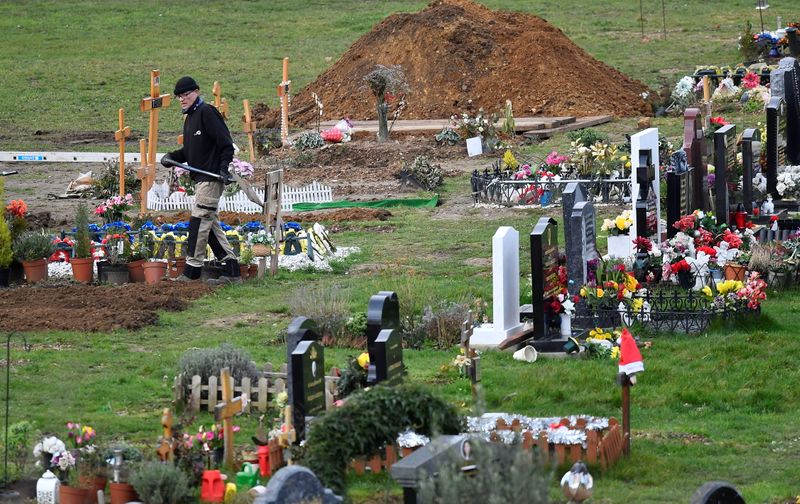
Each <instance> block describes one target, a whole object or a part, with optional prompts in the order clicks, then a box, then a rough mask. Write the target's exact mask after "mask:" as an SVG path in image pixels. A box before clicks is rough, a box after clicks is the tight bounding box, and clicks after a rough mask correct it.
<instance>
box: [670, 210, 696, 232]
mask: <svg viewBox="0 0 800 504" xmlns="http://www.w3.org/2000/svg"><path fill="white" fill-rule="evenodd" d="M695 220H696V217H695V216H694V215H692V214H689V215H684V216H683V217H681V218H680V219H678V221H677V222H676V223H675V224H673V225H672V227H674V228H675V229H677V230H678V231H683V232H684V233H685V232H686V231H688V230H690V229H694V225H695Z"/></svg>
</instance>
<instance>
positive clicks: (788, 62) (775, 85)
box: [769, 56, 797, 100]
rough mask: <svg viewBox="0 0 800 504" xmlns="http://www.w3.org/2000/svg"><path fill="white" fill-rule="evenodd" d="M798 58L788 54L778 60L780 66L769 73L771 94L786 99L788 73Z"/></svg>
mask: <svg viewBox="0 0 800 504" xmlns="http://www.w3.org/2000/svg"><path fill="white" fill-rule="evenodd" d="M796 62H797V60H796V59H795V58H792V57H791V56H787V57H785V58H783V59H781V60H780V61H779V62H778V68H776V69H775V70H773V71H772V72H770V73H769V89H770V96H771V97H773V98H775V97H779V98H783V99H784V100H785V99H786V73H787V72H791V71H792V69H793V68H794V65H795V63H796Z"/></svg>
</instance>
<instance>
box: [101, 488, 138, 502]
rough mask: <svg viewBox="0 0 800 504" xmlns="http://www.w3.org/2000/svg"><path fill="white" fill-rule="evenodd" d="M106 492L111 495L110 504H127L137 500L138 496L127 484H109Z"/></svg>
mask: <svg viewBox="0 0 800 504" xmlns="http://www.w3.org/2000/svg"><path fill="white" fill-rule="evenodd" d="M108 491H109V493H110V494H111V504H127V503H128V502H136V501H138V500H139V494H137V493H136V490H134V489H133V485H131V484H129V483H111V484H109V485H108Z"/></svg>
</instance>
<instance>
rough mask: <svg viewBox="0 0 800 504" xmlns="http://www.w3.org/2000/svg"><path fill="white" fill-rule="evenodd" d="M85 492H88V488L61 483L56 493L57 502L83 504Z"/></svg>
mask: <svg viewBox="0 0 800 504" xmlns="http://www.w3.org/2000/svg"><path fill="white" fill-rule="evenodd" d="M87 493H89V489H88V488H79V487H71V486H66V485H61V489H60V490H59V493H58V495H59V502H60V503H61V504H84V501H85V500H86V494H87Z"/></svg>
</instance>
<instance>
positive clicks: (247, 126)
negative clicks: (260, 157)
mask: <svg viewBox="0 0 800 504" xmlns="http://www.w3.org/2000/svg"><path fill="white" fill-rule="evenodd" d="M242 105H244V114H243V115H242V123H243V124H242V130H243V131H244V132H245V133H247V142H248V144H249V146H250V162H251V163H255V162H256V151H255V146H254V145H255V144H254V143H253V134H254V133H255V132H256V125H255V123H253V116H252V115H251V114H250V100H242Z"/></svg>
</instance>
